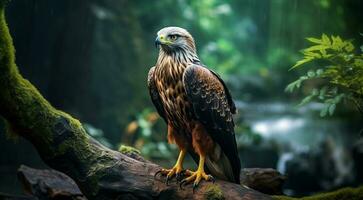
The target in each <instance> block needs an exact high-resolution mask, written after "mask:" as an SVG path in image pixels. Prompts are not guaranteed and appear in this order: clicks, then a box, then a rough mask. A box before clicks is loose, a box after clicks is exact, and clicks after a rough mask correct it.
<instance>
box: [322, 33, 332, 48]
mask: <svg viewBox="0 0 363 200" xmlns="http://www.w3.org/2000/svg"><path fill="white" fill-rule="evenodd" d="M321 39H322V41H323V44H325V45H328V46H330V45H331V44H330V39H329V37H328V36H327V35H326V34H325V33H323V35H322V37H321Z"/></svg>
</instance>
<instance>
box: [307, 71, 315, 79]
mask: <svg viewBox="0 0 363 200" xmlns="http://www.w3.org/2000/svg"><path fill="white" fill-rule="evenodd" d="M315 75H316V74H315V72H314V71H313V70H309V71H308V77H310V78H313V77H315Z"/></svg>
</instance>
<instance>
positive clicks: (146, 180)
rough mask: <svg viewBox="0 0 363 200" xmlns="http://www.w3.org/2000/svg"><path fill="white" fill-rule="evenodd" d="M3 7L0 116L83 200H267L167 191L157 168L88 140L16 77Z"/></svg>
mask: <svg viewBox="0 0 363 200" xmlns="http://www.w3.org/2000/svg"><path fill="white" fill-rule="evenodd" d="M6 2H7V0H0V115H1V116H2V117H4V118H5V119H6V121H7V124H8V126H9V130H10V131H11V132H14V133H16V134H18V135H19V136H22V137H24V138H26V139H27V140H29V141H30V142H31V143H32V144H33V145H34V147H35V148H36V149H37V150H38V153H39V155H40V156H41V157H42V159H43V160H44V162H45V163H46V164H48V165H49V166H50V167H51V168H53V169H56V170H58V171H61V172H63V173H65V174H67V175H68V176H69V177H71V178H72V179H73V180H74V181H75V182H76V183H77V185H78V186H79V188H80V190H81V191H82V192H83V194H84V195H85V196H86V197H87V198H88V199H204V198H209V197H213V198H215V197H216V198H219V199H220V198H225V199H270V198H269V196H267V195H264V194H262V193H259V192H257V191H254V190H252V189H248V188H246V187H241V186H240V185H236V184H232V183H228V182H224V181H217V182H216V183H215V184H214V185H213V184H211V183H203V184H201V186H200V187H199V189H198V190H197V191H196V192H195V193H194V194H193V191H192V189H191V187H186V188H185V189H184V190H181V189H179V186H178V184H176V183H172V184H171V185H170V186H166V185H165V184H164V182H163V181H160V180H156V179H154V176H153V175H154V173H155V172H156V171H157V170H158V169H160V166H158V165H156V164H153V163H151V162H145V161H143V160H142V159H138V160H137V159H133V158H131V157H128V156H127V155H125V154H122V153H120V152H116V151H113V150H110V149H108V148H106V147H104V146H102V145H100V144H99V143H98V142H96V141H95V140H93V139H92V138H91V137H89V136H88V135H87V134H86V132H85V129H84V128H83V127H82V125H81V123H80V122H79V121H78V120H77V119H74V118H72V117H71V116H70V115H68V114H66V113H64V112H62V111H60V110H57V109H55V108H53V107H52V106H51V105H50V104H49V103H48V101H47V100H45V99H44V98H43V96H42V95H41V94H40V93H39V91H38V90H37V89H36V88H35V87H34V86H33V85H32V84H31V83H30V82H29V81H27V80H26V79H24V78H23V77H22V76H21V74H20V73H19V71H18V68H17V66H16V64H15V56H14V47H13V44H12V39H11V36H10V33H9V30H8V27H7V25H6V21H5V13H4V7H5V4H6ZM211 185H212V186H213V187H211ZM211 188H212V189H213V190H211ZM211 191H215V192H216V194H217V195H216V194H215V193H211Z"/></svg>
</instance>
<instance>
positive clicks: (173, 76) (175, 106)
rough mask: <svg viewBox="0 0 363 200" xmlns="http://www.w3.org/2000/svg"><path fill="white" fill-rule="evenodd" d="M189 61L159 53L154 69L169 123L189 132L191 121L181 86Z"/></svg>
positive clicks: (188, 107)
mask: <svg viewBox="0 0 363 200" xmlns="http://www.w3.org/2000/svg"><path fill="white" fill-rule="evenodd" d="M191 63H192V60H191V59H188V57H187V56H183V55H167V54H165V53H163V52H161V53H160V55H159V59H158V62H157V64H156V67H155V81H156V86H157V89H158V91H159V94H160V97H161V100H162V102H163V105H164V109H165V113H166V115H167V118H168V121H169V123H170V124H171V125H172V126H173V127H174V128H176V129H179V128H180V129H183V130H185V131H187V132H188V129H189V130H190V128H191V127H189V126H190V122H191V120H192V119H193V113H192V109H191V105H190V103H189V102H188V99H187V95H186V93H185V89H184V85H183V74H184V71H185V69H186V68H187V66H188V65H189V64H191Z"/></svg>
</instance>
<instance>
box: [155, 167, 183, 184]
mask: <svg viewBox="0 0 363 200" xmlns="http://www.w3.org/2000/svg"><path fill="white" fill-rule="evenodd" d="M187 171H189V170H183V168H182V167H181V166H178V165H176V166H174V167H173V168H171V169H161V170H159V171H157V172H156V173H155V175H154V177H156V176H157V175H158V174H160V175H161V176H166V180H165V184H166V185H168V184H169V181H170V180H171V179H172V178H174V177H176V180H177V181H178V182H179V181H180V180H181V179H182V177H184V176H185V175H187Z"/></svg>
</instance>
